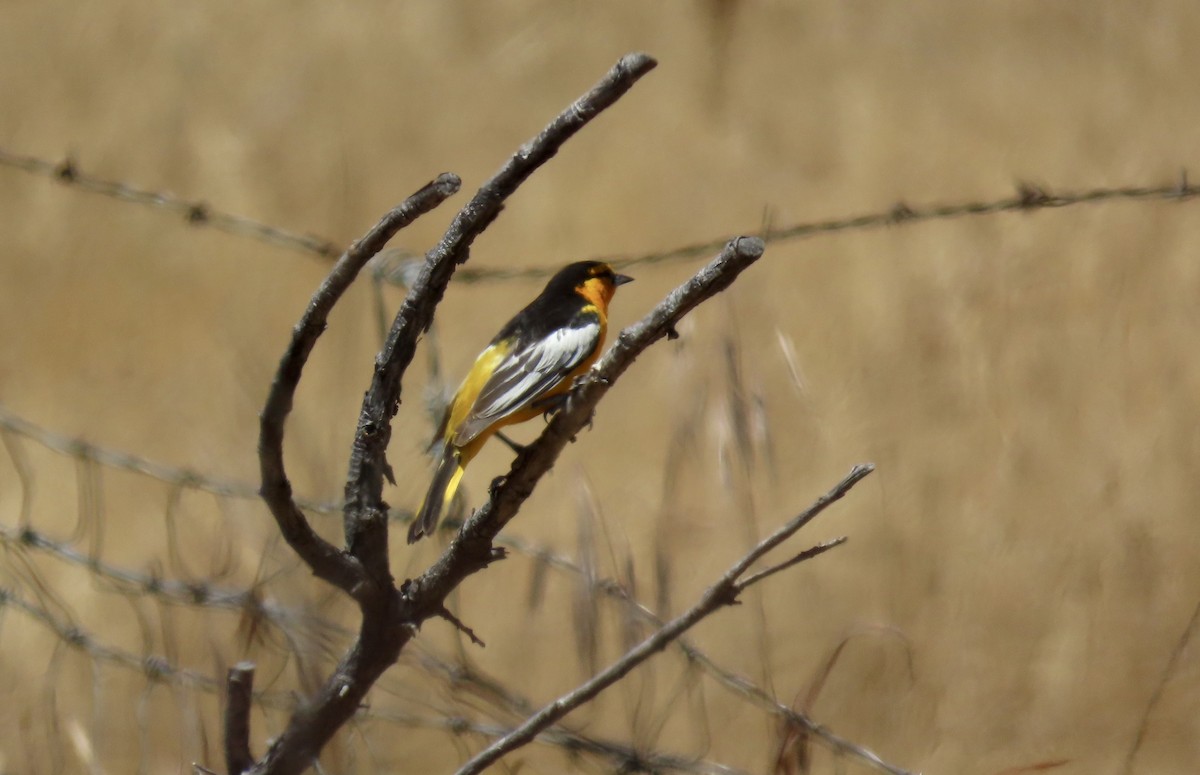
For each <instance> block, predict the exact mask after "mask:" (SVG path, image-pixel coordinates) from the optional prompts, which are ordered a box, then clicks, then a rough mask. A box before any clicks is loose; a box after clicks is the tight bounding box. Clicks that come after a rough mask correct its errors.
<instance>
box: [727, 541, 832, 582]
mask: <svg viewBox="0 0 1200 775" xmlns="http://www.w3.org/2000/svg"><path fill="white" fill-rule="evenodd" d="M846 541H847V538H846V536H841V537H839V538H835V539H833V540H832V541H823V542H821V543H819V544H817V545H816V546H813V547H810V548H808V549H805V550H804V551H802V552H800V553H799V554H797V555H796V556H795V557H793V558H791V559H790V560H784V561H783V562H781V563H779V564H778V565H772V566H771V567H770V568H767V569H766V570H761V571H759V572H758V573H755V574H754V575H752V576H747V577H746V578H744V579H742V580H741V581H739V582H738V583H737V584H736V585H734V588H735V589H736V590H737V591H738V592H741V591H742V590H743V589H745V588H746V587H748V586H750V585H752V584H757V583H758V582H760V581H762V580H763V579H765V578H768V577H770V576H774V575H775V574H776V573H779V572H780V571H783V570H787V569H788V568H790V567H792V566H793V565H799V564H800V563H802V562H804V561H806V560H811V559H812V558H814V557H817V556H818V555H822V554H825V552H827V551H829V550H830V549H833V548H834V547H837V546H841V545H842V544H844V543H846Z"/></svg>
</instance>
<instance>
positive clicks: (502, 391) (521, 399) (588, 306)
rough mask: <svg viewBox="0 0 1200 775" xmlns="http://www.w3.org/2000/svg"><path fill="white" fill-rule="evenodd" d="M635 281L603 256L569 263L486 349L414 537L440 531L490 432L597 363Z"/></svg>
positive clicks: (450, 411)
mask: <svg viewBox="0 0 1200 775" xmlns="http://www.w3.org/2000/svg"><path fill="white" fill-rule="evenodd" d="M631 280H633V278H632V277H627V276H625V275H622V274H617V273H616V272H614V271H613V269H612V267H611V266H609V265H608V264H606V263H604V262H602V261H580V262H578V263H574V264H570V265H568V266H566V267H564V268H563V269H562V270H560V271H559V272H558V274H556V275H554V277H552V278H550V282H549V283H547V284H546V289H545V290H543V291H542V292H541V294H540V295H539V296H538V297H537V298H536V299H534V300H533V301H532V302H531V303H530V304H529V306H528V307H526V308H525V309H523V310H521V311H520V312H518V313H517V315H516V317H514V318H513V319H512V320H510V321H508V323H507V324H506V325H505V326H504V328H502V329H500V333H499V334H497V335H496V338H495V339H493V340H492V342H491V344H489V345H488V347H487V349H486V350H484V351H483V352H482V353H480V354H479V357H478V358H476V359H475V365H474V366H472V367H471V370H470V371H469V372H468V373H467V376H466V379H464V380H463V382H462V385H460V386H459V388H458V392H457V393H455V394H454V399H453V400H452V401H451V402H450V405H449V406H448V407H446V414H445V416H444V417H443V418H442V423H441V427H439V428H438V432H437V435H436V436H435V437H434V440H433V443H434V445H435V446H436V445H439V444H440V445H441V447H442V451H441V456H440V458H439V460H438V464H437V470H436V472H435V473H434V475H433V482H432V484H430V485H429V492H428V494H427V495H426V496H425V502H424V503H422V504H421V510H420V511H419V512H418V513H417V516H416V519H414V520H413V523H412V525H411V526H410V527H409V530H408V542H409V543H410V544H411V543H415V542H416V541H417V540H419V539H420V538H421V536H427V535H430V534H431V533H433V529H434V528H435V527H436V526H437V523H438V520H439V519H440V518H441V516H442V512H443V511H444V510H445V508H446V506H447V504H449V503H450V500H451V499H452V498H453V497H454V493H455V491H456V490H458V484H459V481H460V480H461V479H462V475H463V471H464V470H465V469H466V467H467V463H469V462H471V459H472V458H473V457H475V455H476V454H477V453H478V452H479V449H480V448H481V447H482V446H483V445H484V443H485V442H486V441H487V440H488V439H489V438H491V437H492V436H493V435H495V433H496V432H497V431H498V430H500V429H501V428H503V427H504V426H506V425H512V424H513V423H519V422H525V421H526V420H529V419H532V418H534V417H537V416H538V415H540V414H544V413H545V412H547V411H549V410H551V409H553V408H554V406H555V404H556V401H555V399H556V398H559V397H561V396H563V395H565V394H566V392H567V391H568V390H570V389H571V386H572V384H573V382H574V379H575V377H577V376H578V375H580V374H583V373H584V372H586V371H587V370H588V369H589V368H591V366H592V364H593V363H595V362H596V358H597V357H599V355H600V348H601V346H602V345H603V344H604V335H605V333H606V332H607V330H608V303H609V301H611V300H612V297H613V293H614V292H615V291H616V289H617V286H618V285H624V284H625V283H627V282H630V281H631Z"/></svg>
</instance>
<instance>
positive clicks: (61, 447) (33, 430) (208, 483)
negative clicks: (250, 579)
mask: <svg viewBox="0 0 1200 775" xmlns="http://www.w3.org/2000/svg"><path fill="white" fill-rule="evenodd" d="M5 432H11V433H15V434H17V435H19V436H23V437H25V438H27V439H30V440H32V441H35V442H37V443H38V444H41V445H42V446H43V447H46V448H47V449H50V450H52V451H54V452H58V453H59V454H62V455H67V456H70V457H72V458H75V459H76V460H82V461H87V462H93V463H97V464H99V465H102V466H105V467H107V468H115V469H118V470H122V471H132V472H135V473H139V474H143V475H145V476H148V477H150V478H152V479H157V480H159V481H161V482H164V483H166V484H169V485H172V486H175V487H182V488H185V489H189V490H199V491H201V492H207V493H211V494H213V495H218V496H223V497H230V498H239V499H244V500H258V499H259V494H258V487H257V486H256V485H253V484H250V483H248V482H236V481H230V480H223V479H217V478H214V477H212V476H208V475H207V474H202V473H200V472H198V471H195V470H193V469H190V468H179V467H175V466H170V465H166V464H164V463H159V462H156V461H153V460H148V459H146V458H144V457H139V456H137V455H132V454H130V453H128V452H123V451H121V450H116V449H111V448H108V447H102V446H99V445H96V444H92V443H91V442H88V441H86V440H84V439H81V438H78V437H72V436H64V435H62V434H59V433H55V432H54V431H51V430H48V429H46V428H43V427H42V426H40V425H37V424H35V423H33V422H31V421H29V420H27V419H25V418H24V417H21V416H20V415H18V414H16V413H14V412H13V411H11V410H10V409H8V408H7V407H5V406H4V405H3V404H0V434H3V433H5ZM9 450H10V453H11V452H12V447H11V446H10V447H9ZM18 465H19V464H18ZM297 503H299V504H300V507H301V508H303V509H305V510H306V511H311V512H314V513H317V514H340V513H341V510H342V507H341V504H338V503H329V502H325V501H318V500H313V499H307V498H297Z"/></svg>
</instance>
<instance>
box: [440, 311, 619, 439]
mask: <svg viewBox="0 0 1200 775" xmlns="http://www.w3.org/2000/svg"><path fill="white" fill-rule="evenodd" d="M599 343H600V324H599V323H598V322H595V321H593V322H590V323H586V324H585V325H582V326H579V327H575V328H560V329H557V330H555V331H553V332H552V333H550V335H549V336H546V337H545V338H543V339H539V340H537V341H536V342H530V343H529V344H528V345H526V346H525V347H524V348H522V349H520V350H516V351H514V352H512V353H510V354H509V355H508V357H506V358H505V359H504V360H503V361H502V362H501V363H500V364H499V365H498V366H497V367H496V370H495V371H494V372H493V373H492V376H491V377H490V378H488V381H487V382H486V383H485V384H484V386H483V388H482V389H481V390H480V391H479V397H478V398H476V399H475V405H474V406H473V407H471V413H470V415H468V417H467V419H466V422H464V423H463V424H462V426H461V427H460V428H459V430H458V432H457V433H456V434H454V444H455V446H459V447H461V446H463V445H465V444H467V443H469V442H470V441H471V440H472V439H474V438H475V437H476V436H478V435H479V434H480V432H482V431H483V429H484V428H486V427H488V426H489V425H491V424H492V423H493V422H495V421H496V420H499V419H502V418H504V417H507V416H508V415H510V414H513V413H514V412H518V411H520V410H522V409H526V408H528V406H529V405H530V404H531V403H533V402H534V401H536V400H537V399H538V398H539V397H541V396H542V395H544V394H545V393H546V392H547V391H548V390H552V389H553V388H554V387H555V386H556V385H558V384H559V383H560V382H562V380H563V378H564V377H565V376H566V375H567V374H570V373H571V371H572V370H574V369H575V367H576V366H578V365H579V364H580V363H582V362H583V360H584V359H586V358H587V357H588V356H589V355H591V354H592V353H593V352H595V350H596V347H597V346H598V345H599Z"/></svg>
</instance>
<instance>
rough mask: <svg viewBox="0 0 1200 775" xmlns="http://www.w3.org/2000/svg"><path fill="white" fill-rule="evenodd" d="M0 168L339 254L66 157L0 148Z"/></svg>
mask: <svg viewBox="0 0 1200 775" xmlns="http://www.w3.org/2000/svg"><path fill="white" fill-rule="evenodd" d="M0 166H4V167H11V168H13V169H18V170H23V171H25V172H29V173H32V174H34V175H40V176H42V177H47V178H51V179H53V180H57V181H58V182H60V183H62V184H64V185H67V186H71V187H73V188H78V189H80V190H81V191H88V192H90V193H93V194H100V195H101V196H107V197H111V198H113V199H117V200H120V201H123V202H132V203H134V204H139V205H144V206H147V207H153V208H157V209H160V210H166V211H167V212H171V213H175V214H177V215H182V216H183V217H184V218H185V219H186V221H187V223H189V224H191V225H192V226H208V227H211V228H214V229H216V230H217V231H223V232H225V233H227V234H232V235H234V236H237V237H248V238H250V239H255V240H258V241H260V242H265V243H267V244H271V245H278V246H279V247H284V248H288V249H290V250H296V251H299V252H301V253H308V254H310V255H314V256H318V257H320V258H325V259H329V260H333V259H335V258H337V257H338V254H339V253H340V252H341V251H340V249H339V248H338V247H337V245H336V244H335V243H334V241H333V240H330V239H326V238H324V237H317V236H313V235H311V234H302V233H300V232H297V231H291V230H288V229H284V228H281V227H279V226H272V225H271V224H269V223H263V222H261V221H256V220H254V219H253V218H247V217H246V216H243V215H235V214H234V213H229V212H225V211H224V210H220V209H218V208H215V207H212V206H210V205H208V204H207V203H206V202H203V201H201V200H197V199H187V198H185V197H181V196H176V195H175V194H170V193H167V192H163V191H151V190H149V189H145V188H139V187H138V186H135V185H133V184H130V183H124V182H121V181H117V180H108V179H105V178H102V177H99V176H96V175H92V174H89V173H86V172H84V171H83V170H82V169H80V168H79V165H78V163H77V162H76V161H75V160H74V159H72V158H71V157H69V156H68V157H66V158H64V159H63V160H62V161H50V160H48V159H42V158H39V157H37V156H29V155H25V154H19V153H14V152H13V151H9V150H5V149H4V148H0Z"/></svg>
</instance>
